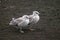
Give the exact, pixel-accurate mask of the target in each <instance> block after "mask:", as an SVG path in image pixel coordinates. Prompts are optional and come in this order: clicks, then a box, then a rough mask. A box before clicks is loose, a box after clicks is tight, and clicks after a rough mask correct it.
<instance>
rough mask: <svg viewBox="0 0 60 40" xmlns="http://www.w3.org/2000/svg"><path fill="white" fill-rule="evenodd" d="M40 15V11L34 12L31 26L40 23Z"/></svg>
mask: <svg viewBox="0 0 60 40" xmlns="http://www.w3.org/2000/svg"><path fill="white" fill-rule="evenodd" d="M39 14H40V13H39V12H38V11H33V14H32V15H29V20H30V24H36V23H37V22H38V21H39V19H40V17H39Z"/></svg>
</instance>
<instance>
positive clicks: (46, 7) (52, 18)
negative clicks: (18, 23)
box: [0, 0, 60, 40]
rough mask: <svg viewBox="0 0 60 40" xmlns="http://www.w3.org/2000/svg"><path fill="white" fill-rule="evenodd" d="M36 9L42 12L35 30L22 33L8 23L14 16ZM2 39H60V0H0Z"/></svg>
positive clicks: (0, 34) (34, 26)
mask: <svg viewBox="0 0 60 40" xmlns="http://www.w3.org/2000/svg"><path fill="white" fill-rule="evenodd" d="M34 10H37V11H39V12H40V13H41V14H40V17H41V19H40V21H39V22H38V23H37V24H36V25H33V28H35V29H36V30H35V31H33V32H30V31H27V30H26V32H25V33H24V34H21V33H19V32H17V31H16V30H17V29H16V28H14V27H12V26H9V25H8V23H9V21H10V20H11V18H12V17H15V18H17V17H19V16H22V15H24V14H32V11H34ZM0 40H60V0H0Z"/></svg>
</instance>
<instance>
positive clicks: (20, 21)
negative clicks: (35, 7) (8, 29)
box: [9, 15, 29, 33]
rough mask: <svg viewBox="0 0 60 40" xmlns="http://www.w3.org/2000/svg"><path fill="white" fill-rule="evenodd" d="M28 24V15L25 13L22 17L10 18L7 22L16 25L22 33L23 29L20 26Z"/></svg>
mask: <svg viewBox="0 0 60 40" xmlns="http://www.w3.org/2000/svg"><path fill="white" fill-rule="evenodd" d="M28 24H29V17H28V16H27V15H24V16H23V17H20V18H17V19H14V18H12V20H11V21H10V23H9V25H18V28H20V32H21V33H24V31H22V27H25V26H27V25H28Z"/></svg>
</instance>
